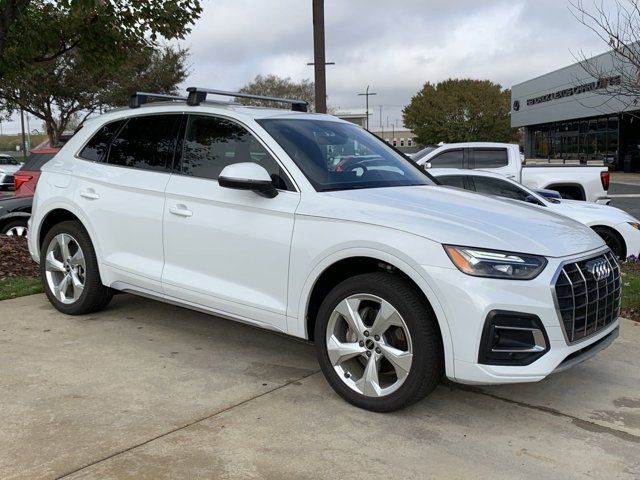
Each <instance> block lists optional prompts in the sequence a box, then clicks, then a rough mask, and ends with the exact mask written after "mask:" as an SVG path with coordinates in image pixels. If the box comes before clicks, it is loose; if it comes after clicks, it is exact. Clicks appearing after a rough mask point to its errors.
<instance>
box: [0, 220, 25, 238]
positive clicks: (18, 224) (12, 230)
mask: <svg viewBox="0 0 640 480" xmlns="http://www.w3.org/2000/svg"><path fill="white" fill-rule="evenodd" d="M27 228H28V227H27V219H26V218H18V219H16V220H12V221H10V222H9V223H7V224H6V225H5V226H4V227H2V232H0V233H2V234H3V235H8V236H16V237H26V236H27V234H28V230H27Z"/></svg>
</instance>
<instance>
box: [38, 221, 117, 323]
mask: <svg viewBox="0 0 640 480" xmlns="http://www.w3.org/2000/svg"><path fill="white" fill-rule="evenodd" d="M40 276H41V278H42V285H43V287H44V291H45V293H46V295H47V297H48V298H49V301H50V302H51V303H52V304H53V306H54V307H56V308H57V309H58V310H60V311H61V312H63V313H66V314H69V315H81V314H84V313H91V312H95V311H98V310H101V309H103V308H104V307H105V306H107V304H108V303H109V302H110V301H111V298H112V297H113V291H112V290H111V289H110V288H108V287H105V286H104V285H103V284H102V281H101V280H100V272H99V271H98V261H97V258H96V253H95V250H94V248H93V244H92V243H91V239H90V238H89V235H88V234H87V232H86V230H85V229H84V227H83V226H82V225H81V224H80V223H79V222H76V221H67V222H61V223H59V224H57V225H55V226H54V227H53V228H52V229H51V230H49V232H47V234H46V236H45V238H44V242H43V243H42V247H41V249H40Z"/></svg>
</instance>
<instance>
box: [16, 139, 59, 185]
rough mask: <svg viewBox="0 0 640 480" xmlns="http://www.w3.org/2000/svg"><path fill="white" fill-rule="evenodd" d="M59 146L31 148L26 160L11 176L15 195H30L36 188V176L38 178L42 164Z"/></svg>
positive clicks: (49, 158)
mask: <svg viewBox="0 0 640 480" xmlns="http://www.w3.org/2000/svg"><path fill="white" fill-rule="evenodd" d="M59 151H60V149H59V148H55V147H49V148H40V149H34V150H31V153H30V154H29V157H28V158H27V161H26V162H25V163H24V165H22V167H20V170H18V171H17V172H15V174H14V177H13V182H14V187H15V194H14V195H15V196H16V197H32V196H33V192H35V190H36V185H37V184H38V178H40V169H41V168H42V166H43V165H44V164H45V163H47V162H48V161H49V160H51V159H52V158H53V157H55V155H56V153H58V152H59Z"/></svg>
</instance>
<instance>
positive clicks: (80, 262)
mask: <svg viewBox="0 0 640 480" xmlns="http://www.w3.org/2000/svg"><path fill="white" fill-rule="evenodd" d="M69 265H71V266H72V267H78V266H80V267H82V268H85V262H84V253H82V249H81V248H79V247H78V250H76V253H74V254H73V256H72V257H71V258H70V259H69Z"/></svg>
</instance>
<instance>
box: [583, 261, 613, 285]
mask: <svg viewBox="0 0 640 480" xmlns="http://www.w3.org/2000/svg"><path fill="white" fill-rule="evenodd" d="M585 266H586V267H587V271H588V272H589V273H590V274H591V275H592V276H593V278H594V279H595V280H596V281H597V282H599V281H600V280H604V279H605V278H607V277H609V275H611V271H612V270H611V265H609V262H607V260H606V259H604V258H596V259H595V260H591V261H590V262H587V264H586V265H585Z"/></svg>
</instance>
